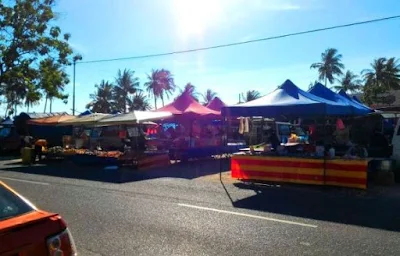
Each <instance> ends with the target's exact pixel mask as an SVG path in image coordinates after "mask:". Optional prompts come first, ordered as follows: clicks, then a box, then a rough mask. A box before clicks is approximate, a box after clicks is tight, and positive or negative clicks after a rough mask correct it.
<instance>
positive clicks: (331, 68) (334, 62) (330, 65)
mask: <svg viewBox="0 0 400 256" xmlns="http://www.w3.org/2000/svg"><path fill="white" fill-rule="evenodd" d="M310 68H311V69H317V70H318V73H319V77H318V79H319V80H320V81H325V86H327V81H329V83H330V84H332V83H333V82H334V81H335V76H341V75H342V74H343V72H342V70H343V69H344V65H343V64H342V55H341V54H339V53H338V50H337V49H334V48H328V49H326V50H325V52H323V53H322V54H321V62H317V63H314V64H312V65H311V66H310Z"/></svg>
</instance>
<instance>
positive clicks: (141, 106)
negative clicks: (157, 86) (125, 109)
mask: <svg viewBox="0 0 400 256" xmlns="http://www.w3.org/2000/svg"><path fill="white" fill-rule="evenodd" d="M150 109H151V105H150V103H149V99H148V98H147V96H146V95H145V94H144V93H143V92H138V93H135V95H133V97H132V99H130V103H129V111H133V110H141V111H146V110H150Z"/></svg>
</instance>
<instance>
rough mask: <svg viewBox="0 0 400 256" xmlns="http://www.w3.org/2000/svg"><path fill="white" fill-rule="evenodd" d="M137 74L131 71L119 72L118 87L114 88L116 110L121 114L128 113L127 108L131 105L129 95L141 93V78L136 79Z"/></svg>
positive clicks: (116, 80) (116, 81)
mask: <svg viewBox="0 0 400 256" xmlns="http://www.w3.org/2000/svg"><path fill="white" fill-rule="evenodd" d="M134 75H135V72H134V71H132V70H129V69H125V70H124V71H121V70H118V75H117V78H116V79H115V83H116V86H114V88H113V93H114V101H115V105H116V106H115V107H116V109H117V110H118V111H119V112H121V113H126V112H127V108H126V106H127V105H129V100H130V98H129V95H130V94H134V93H136V92H138V91H139V78H137V77H135V76H134Z"/></svg>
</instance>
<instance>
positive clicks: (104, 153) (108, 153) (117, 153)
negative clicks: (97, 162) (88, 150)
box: [95, 151, 123, 158]
mask: <svg viewBox="0 0 400 256" xmlns="http://www.w3.org/2000/svg"><path fill="white" fill-rule="evenodd" d="M95 154H96V156H98V157H114V158H120V156H122V155H123V153H122V152H120V151H95Z"/></svg>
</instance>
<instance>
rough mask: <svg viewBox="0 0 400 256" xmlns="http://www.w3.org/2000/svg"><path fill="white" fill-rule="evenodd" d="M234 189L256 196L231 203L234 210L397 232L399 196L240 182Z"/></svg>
mask: <svg viewBox="0 0 400 256" xmlns="http://www.w3.org/2000/svg"><path fill="white" fill-rule="evenodd" d="M235 186H237V187H239V188H242V189H252V190H254V191H255V192H256V193H257V194H256V195H254V196H251V197H248V198H245V199H242V200H238V201H235V202H233V206H234V207H238V208H245V209H252V210H257V211H264V212H270V213H277V214H284V215H291V216H294V217H301V218H308V219H315V220H322V221H328V222H336V223H342V224H349V225H357V226H363V227H369V228H376V229H385V230H390V231H397V232H399V231H400V202H399V199H400V197H397V198H395V197H390V196H389V197H387V196H383V195H375V196H374V195H368V193H367V192H360V191H356V190H349V189H346V190H341V189H337V188H326V189H321V188H318V189H317V190H310V189H308V188H301V187H299V188H296V189H287V188H280V187H259V186H254V185H246V184H244V183H237V184H235ZM343 192H345V193H343Z"/></svg>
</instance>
